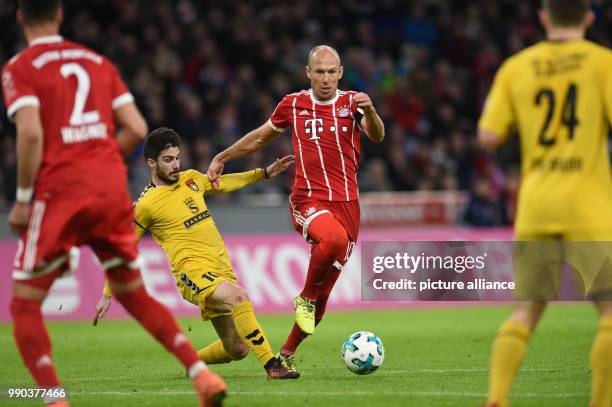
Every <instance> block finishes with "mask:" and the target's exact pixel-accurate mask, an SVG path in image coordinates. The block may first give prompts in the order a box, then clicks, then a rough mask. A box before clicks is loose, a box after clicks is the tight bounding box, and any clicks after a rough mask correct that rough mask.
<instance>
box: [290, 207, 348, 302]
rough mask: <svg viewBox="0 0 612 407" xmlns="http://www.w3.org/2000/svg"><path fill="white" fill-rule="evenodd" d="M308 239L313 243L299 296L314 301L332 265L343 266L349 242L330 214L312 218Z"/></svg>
mask: <svg viewBox="0 0 612 407" xmlns="http://www.w3.org/2000/svg"><path fill="white" fill-rule="evenodd" d="M308 237H309V238H310V239H312V240H313V241H314V242H315V243H314V244H313V249H312V252H311V255H310V262H309V264H308V273H307V274H306V282H305V283H304V289H303V290H302V292H301V293H300V295H301V296H302V297H304V298H308V299H310V300H316V299H317V295H318V291H319V288H320V286H321V284H323V280H325V278H326V277H327V273H328V272H329V270H330V269H331V267H333V265H334V263H335V262H336V261H338V262H339V264H340V265H341V266H342V265H344V258H345V256H346V250H347V247H348V243H349V240H348V236H347V235H346V231H345V230H344V228H343V227H342V225H341V224H340V223H339V222H338V221H337V220H336V219H334V217H333V216H332V215H331V214H323V215H320V216H317V217H316V218H314V219H313V220H312V222H311V223H310V226H308Z"/></svg>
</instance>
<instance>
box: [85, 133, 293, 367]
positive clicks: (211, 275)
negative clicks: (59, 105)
mask: <svg viewBox="0 0 612 407" xmlns="http://www.w3.org/2000/svg"><path fill="white" fill-rule="evenodd" d="M179 144H180V138H179V136H178V134H176V133H175V132H174V130H172V129H168V128H164V127H162V128H159V129H157V130H155V131H153V132H152V133H151V134H149V135H148V136H147V137H146V139H145V144H144V156H145V159H146V161H147V165H148V166H149V169H150V170H151V183H150V184H149V185H148V186H147V187H146V188H145V190H144V191H143V192H142V194H141V195H140V198H138V200H137V201H136V203H135V205H134V211H135V213H136V221H135V228H136V234H137V236H138V239H140V238H141V237H142V235H143V233H144V232H145V231H146V230H148V231H149V232H151V235H152V236H153V238H154V239H155V240H156V241H157V243H159V245H160V246H161V247H162V248H163V249H164V251H165V252H166V254H167V255H168V258H169V260H170V263H171V265H172V270H173V274H174V277H175V278H176V282H177V286H178V288H179V291H180V292H181V294H182V295H183V298H184V299H185V300H187V301H189V302H190V303H192V304H194V305H196V306H198V307H200V309H201V315H202V319H203V320H205V321H206V320H210V321H211V322H212V324H213V326H214V327H215V330H216V331H217V333H218V334H219V338H220V339H218V340H216V341H215V342H213V343H211V344H210V345H208V346H207V347H205V348H204V349H202V350H200V351H199V352H198V356H199V357H200V359H202V360H203V361H204V362H206V363H210V364H214V363H227V362H231V361H232V360H239V359H243V358H244V357H245V356H246V355H247V354H248V353H249V349H250V350H251V351H252V352H253V353H254V354H255V356H256V357H257V359H258V360H259V362H260V363H261V364H262V366H263V367H264V368H265V370H266V371H267V373H268V378H270V379H295V378H298V377H299V373H297V372H294V371H291V370H289V369H287V368H286V367H284V366H282V364H281V363H280V360H279V359H278V358H276V357H275V356H274V354H273V353H272V348H271V347H270V343H269V342H268V339H267V337H266V335H265V333H264V330H263V328H262V327H261V325H259V322H257V320H256V319H255V313H254V312H253V304H251V301H249V297H248V296H247V293H246V291H245V290H244V289H243V288H242V287H240V286H239V285H238V283H237V280H236V276H235V274H234V271H233V269H232V264H231V263H230V259H229V256H228V254H227V250H226V249H225V245H224V244H223V240H222V239H221V235H220V234H219V230H218V229H217V226H216V225H215V222H214V221H213V219H212V217H211V215H210V212H209V211H208V209H207V207H206V202H205V201H204V196H205V195H211V194H215V193H229V192H232V191H235V190H237V189H240V188H244V187H246V186H248V185H250V184H252V183H254V182H257V181H259V180H261V179H264V178H272V177H275V176H277V175H278V174H280V173H281V172H283V171H284V170H285V169H287V167H289V166H290V165H291V164H292V163H293V161H294V158H293V156H286V157H283V158H281V159H279V160H277V161H276V162H274V163H273V164H270V165H269V166H268V167H266V168H264V169H261V168H258V169H254V170H251V171H248V172H243V173H238V174H228V175H224V176H223V177H221V179H220V180H219V181H220V182H219V185H218V188H217V189H213V188H212V186H211V184H210V181H209V180H208V178H207V177H206V175H204V174H201V173H200V172H198V171H196V170H187V171H180V151H179ZM110 303H111V291H110V290H109V286H108V284H107V285H106V286H105V288H104V295H103V296H102V298H101V299H100V302H99V303H98V307H97V309H96V318H95V320H94V325H95V324H96V323H97V320H98V318H101V317H102V316H103V315H104V314H105V313H106V311H107V310H108V308H109V306H110Z"/></svg>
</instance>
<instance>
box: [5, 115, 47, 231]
mask: <svg viewBox="0 0 612 407" xmlns="http://www.w3.org/2000/svg"><path fill="white" fill-rule="evenodd" d="M14 120H15V126H17V199H16V201H15V204H14V205H13V208H12V209H11V212H10V213H9V218H8V221H9V225H10V227H11V229H12V230H13V232H15V233H17V234H20V233H21V232H22V231H23V230H25V228H27V226H28V220H29V218H30V207H31V204H30V200H31V198H32V193H33V188H34V178H35V177H36V173H37V172H38V168H39V167H40V163H41V161H42V153H43V129H42V123H41V120H40V109H39V108H38V107H37V106H24V107H22V108H21V109H19V110H18V111H17V112H16V113H15V115H14Z"/></svg>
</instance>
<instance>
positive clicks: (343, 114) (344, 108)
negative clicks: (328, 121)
mask: <svg viewBox="0 0 612 407" xmlns="http://www.w3.org/2000/svg"><path fill="white" fill-rule="evenodd" d="M349 114H351V109H349V108H348V107H347V106H342V107H341V108H340V109H339V110H338V116H340V117H347V116H348V115H349Z"/></svg>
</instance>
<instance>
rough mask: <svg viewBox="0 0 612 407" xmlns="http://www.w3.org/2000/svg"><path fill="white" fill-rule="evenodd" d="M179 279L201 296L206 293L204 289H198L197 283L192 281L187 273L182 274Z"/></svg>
mask: <svg viewBox="0 0 612 407" xmlns="http://www.w3.org/2000/svg"><path fill="white" fill-rule="evenodd" d="M179 278H180V279H181V281H182V282H183V283H185V285H186V286H187V287H189V288H191V289H192V290H193V291H194V292H195V293H196V294H200V293H201V292H202V291H204V288H200V287H198V286H197V285H196V283H194V282H193V281H191V280H190V279H189V277H187V275H186V274H185V273H181V276H180V277H179Z"/></svg>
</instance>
